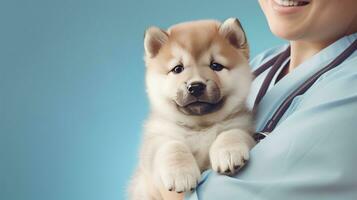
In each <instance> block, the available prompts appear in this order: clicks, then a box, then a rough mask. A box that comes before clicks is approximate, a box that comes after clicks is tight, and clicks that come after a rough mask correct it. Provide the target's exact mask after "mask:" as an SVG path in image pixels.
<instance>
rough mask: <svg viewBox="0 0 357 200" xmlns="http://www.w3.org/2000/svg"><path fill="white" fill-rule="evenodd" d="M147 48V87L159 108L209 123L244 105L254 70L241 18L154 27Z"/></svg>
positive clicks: (154, 106) (148, 33)
mask: <svg viewBox="0 0 357 200" xmlns="http://www.w3.org/2000/svg"><path fill="white" fill-rule="evenodd" d="M144 47H145V62H146V66H147V74H146V78H147V79H146V80H147V81H146V83H147V89H148V90H147V91H148V94H149V99H150V102H151V104H152V109H153V110H154V111H155V112H159V113H162V114H164V115H165V116H168V117H173V118H175V119H177V120H180V121H186V122H187V119H189V118H191V119H190V120H192V119H193V121H195V120H196V121H197V120H198V121H200V122H201V123H209V122H214V121H216V120H222V119H223V118H224V117H227V116H228V115H230V114H232V113H233V112H236V111H237V110H239V109H240V108H242V105H243V104H244V101H245V98H246V96H247V94H248V90H249V86H250V82H251V74H250V69H249V67H248V45H247V41H246V37H245V34H244V31H243V29H242V27H241V25H240V23H239V22H238V20H237V19H233V18H230V19H228V20H226V21H225V22H223V23H222V24H221V23H220V22H217V21H194V22H187V23H182V24H178V25H175V26H173V27H171V28H169V29H168V31H163V30H160V29H159V28H156V27H151V28H149V29H148V30H147V31H146V33H145V39H144ZM184 118H186V120H185V119H184ZM191 122H192V121H191Z"/></svg>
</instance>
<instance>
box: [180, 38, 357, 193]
mask: <svg viewBox="0 0 357 200" xmlns="http://www.w3.org/2000/svg"><path fill="white" fill-rule="evenodd" d="M355 39H357V33H355V34H352V35H349V36H346V37H343V38H341V39H340V40H338V41H336V42H335V43H333V44H331V45H330V46H328V47H327V48H325V49H323V50H322V51H320V52H319V53H317V54H316V55H314V56H313V57H311V58H310V59H308V60H307V61H305V62H304V63H302V64H301V65H300V66H299V67H297V68H296V69H295V70H294V71H292V72H291V73H289V74H287V75H286V76H285V77H284V78H282V79H281V80H280V81H279V82H278V83H276V84H274V82H275V80H274V79H273V81H272V83H271V86H270V88H269V90H268V92H267V93H266V95H265V96H264V98H263V99H262V101H261V103H260V105H259V107H258V113H257V122H256V128H257V130H260V129H262V127H263V126H264V125H265V123H266V121H267V120H268V118H269V117H271V115H272V114H273V112H274V111H275V109H276V108H277V107H278V106H279V105H280V104H281V102H282V100H284V99H285V97H286V96H287V95H289V94H290V92H292V91H293V90H294V89H295V88H297V87H298V86H299V85H300V84H301V83H303V82H304V81H305V80H306V79H308V78H309V77H310V76H312V75H313V74H314V73H315V72H317V71H318V70H319V69H321V68H323V67H325V66H326V65H327V64H328V63H329V62H331V61H332V60H333V59H334V58H336V57H337V56H338V55H339V54H340V53H341V52H342V51H344V50H345V49H346V48H347V47H348V46H349V45H350V44H351V43H352V42H353V41H354V40H355ZM286 48H287V46H283V47H279V48H275V49H271V50H268V51H266V52H264V53H262V54H261V55H258V56H257V57H256V58H255V59H254V60H252V63H251V64H252V66H253V68H257V67H259V66H260V65H262V64H263V63H265V62H266V61H268V60H269V59H271V58H272V57H273V56H275V55H277V54H278V53H280V52H282V51H283V50H285V49H286ZM268 71H269V70H267V71H266V72H265V73H263V74H261V75H260V76H259V77H258V78H257V79H255V81H254V83H253V88H252V93H251V96H250V98H249V104H250V105H252V104H253V101H254V99H255V96H256V94H257V92H258V90H259V88H260V86H261V84H262V81H263V80H264V78H265V76H266V74H267V73H268ZM250 155H251V158H250V161H249V163H248V164H247V165H246V166H245V167H244V168H243V169H242V170H241V171H240V172H239V173H238V174H237V175H236V176H235V177H228V176H223V175H218V174H216V173H215V172H213V171H207V172H205V173H204V174H203V177H202V180H201V182H200V184H199V186H198V188H197V189H196V191H195V192H193V193H192V194H186V198H185V199H186V200H231V199H232V200H233V199H237V200H261V199H264V200H265V199H271V200H287V199H288V200H295V199H296V200H298V199H299V200H300V199H301V200H310V199H311V200H357V52H354V53H353V54H352V55H351V56H350V57H349V58H348V59H347V60H345V61H344V62H343V63H342V64H340V65H339V66H337V67H336V68H335V69H332V70H331V71H328V72H327V73H325V74H324V75H322V77H320V78H319V80H317V81H316V82H315V83H314V85H313V86H312V87H311V88H310V89H309V90H308V91H307V92H306V93H305V94H303V95H301V96H298V97H296V98H295V99H294V101H293V102H292V104H291V106H290V107H289V109H288V110H287V111H286V113H285V115H284V116H283V118H282V119H281V120H280V122H279V124H278V126H277V127H276V128H275V130H274V131H273V132H272V133H271V134H270V135H269V136H268V137H266V138H265V139H264V140H262V141H261V142H260V143H259V144H257V145H256V146H255V147H254V148H253V149H252V151H251V154H250Z"/></svg>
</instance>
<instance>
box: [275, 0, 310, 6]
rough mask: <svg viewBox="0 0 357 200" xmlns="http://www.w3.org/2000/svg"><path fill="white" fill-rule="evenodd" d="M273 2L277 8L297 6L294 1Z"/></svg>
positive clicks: (278, 0)
mask: <svg viewBox="0 0 357 200" xmlns="http://www.w3.org/2000/svg"><path fill="white" fill-rule="evenodd" d="M274 1H275V3H277V4H278V5H279V6H285V7H291V6H299V1H296V0H274ZM302 2H303V1H302ZM300 5H301V4H300Z"/></svg>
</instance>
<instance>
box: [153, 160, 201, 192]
mask: <svg viewBox="0 0 357 200" xmlns="http://www.w3.org/2000/svg"><path fill="white" fill-rule="evenodd" d="M173 162H174V163H171V164H170V162H168V163H167V164H164V165H163V166H162V167H161V169H160V178H161V181H162V183H163V184H164V186H165V188H166V189H167V190H169V191H176V192H177V193H181V192H187V191H192V190H193V189H194V188H196V186H197V183H198V181H199V179H200V176H201V173H200V170H199V168H198V166H197V164H196V162H195V160H193V158H192V159H185V160H181V161H180V162H179V161H177V160H176V161H173Z"/></svg>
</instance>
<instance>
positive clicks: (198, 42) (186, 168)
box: [129, 18, 255, 200]
mask: <svg viewBox="0 0 357 200" xmlns="http://www.w3.org/2000/svg"><path fill="white" fill-rule="evenodd" d="M144 47H145V62H146V66H147V73H146V85H147V92H148V96H149V100H150V103H151V114H150V117H149V118H148V120H147V121H146V123H145V126H144V135H143V140H142V146H141V150H140V157H139V166H138V168H137V170H136V173H135V175H134V177H133V179H132V181H131V185H130V188H129V199H131V200H160V199H167V198H168V196H170V195H171V194H170V193H173V192H177V193H182V192H189V191H191V190H193V189H194V188H195V187H196V186H197V184H198V181H199V179H200V176H201V173H202V172H203V171H204V170H206V169H210V168H211V169H213V170H214V171H216V172H217V173H221V174H225V175H232V174H235V173H237V171H238V170H239V169H240V168H241V167H242V166H243V165H244V163H245V161H246V160H248V159H249V150H250V149H251V148H252V147H253V145H254V144H255V142H254V140H253V139H252V137H251V133H252V131H253V123H252V117H251V113H250V112H249V111H248V110H247V109H246V107H245V100H246V97H247V95H248V92H249V88H250V83H251V73H250V68H249V66H248V55H249V53H248V52H249V50H248V44H247V40H246V37H245V34H244V31H243V29H242V27H241V25H240V23H239V22H238V20H237V19H234V18H230V19H228V20H226V21H225V22H223V23H220V22H217V21H212V20H209V21H208V20H207V21H195V22H188V23H182V24H178V25H175V26H173V27H171V28H170V29H168V31H167V32H166V31H163V30H161V29H158V28H156V27H151V28H149V29H148V30H147V31H146V34H145V41H144ZM169 191H170V192H169ZM170 198H171V197H170Z"/></svg>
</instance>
